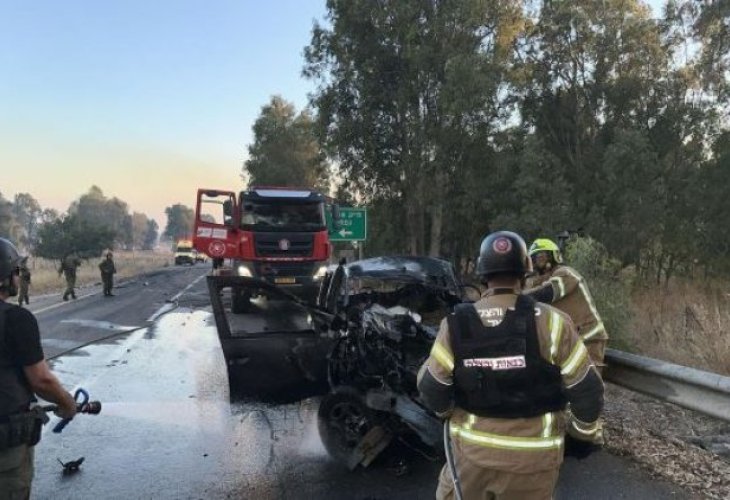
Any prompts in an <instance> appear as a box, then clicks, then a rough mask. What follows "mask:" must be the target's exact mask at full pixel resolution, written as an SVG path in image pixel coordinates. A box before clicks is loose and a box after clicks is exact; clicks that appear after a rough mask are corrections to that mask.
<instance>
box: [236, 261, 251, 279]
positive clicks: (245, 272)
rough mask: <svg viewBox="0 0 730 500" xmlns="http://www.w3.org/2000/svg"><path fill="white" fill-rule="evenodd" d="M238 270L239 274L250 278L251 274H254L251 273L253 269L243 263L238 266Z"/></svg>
mask: <svg viewBox="0 0 730 500" xmlns="http://www.w3.org/2000/svg"><path fill="white" fill-rule="evenodd" d="M236 271H237V274H238V275H239V276H245V277H247V278H250V277H251V276H253V274H251V270H250V269H249V268H248V267H246V266H244V265H243V264H241V265H240V266H238V269H237V270H236Z"/></svg>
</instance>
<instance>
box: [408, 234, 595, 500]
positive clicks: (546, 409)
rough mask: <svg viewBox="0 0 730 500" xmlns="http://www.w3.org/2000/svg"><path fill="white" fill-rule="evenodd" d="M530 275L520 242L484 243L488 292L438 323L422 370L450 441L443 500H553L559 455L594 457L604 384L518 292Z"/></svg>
mask: <svg viewBox="0 0 730 500" xmlns="http://www.w3.org/2000/svg"><path fill="white" fill-rule="evenodd" d="M531 267H532V266H531V262H530V258H529V256H528V254H527V247H526V245H525V242H524V240H523V239H522V238H521V237H520V236H519V235H517V234H515V233H512V232H509V231H498V232H496V233H492V234H490V235H489V236H487V237H486V238H485V239H484V240H483V241H482V244H481V249H480V251H479V261H478V263H477V272H478V274H479V276H480V279H481V281H482V283H483V284H484V285H486V286H487V291H486V292H485V294H484V296H483V297H482V298H481V299H480V300H479V301H477V302H475V303H473V304H468V303H464V304H459V305H457V306H456V307H455V308H454V313H452V314H449V315H448V316H447V317H446V318H444V320H443V321H442V323H441V328H440V329H439V333H438V336H437V337H436V340H435V342H434V344H433V347H432V349H431V354H430V356H429V357H428V359H427V360H426V362H425V363H424V365H423V366H422V367H421V370H420V371H419V374H418V390H419V392H420V395H421V398H422V401H423V402H424V403H425V404H426V405H427V406H428V407H429V408H430V409H431V410H433V411H434V412H435V413H436V414H437V415H439V416H440V417H442V418H445V419H447V428H446V429H445V433H446V432H448V434H446V435H447V437H448V436H450V437H449V438H448V439H446V440H445V441H446V446H447V457H448V459H449V460H448V463H447V465H446V466H444V467H443V469H442V471H441V475H440V477H439V483H438V488H437V490H436V498H437V499H439V500H444V499H453V498H464V499H467V500H468V499H474V498H480V499H487V498H489V499H496V500H508V499H509V500H511V499H523V498H529V499H531V500H547V499H551V498H552V495H553V491H554V489H555V485H556V483H557V480H558V472H559V470H560V464H561V462H562V461H563V455H564V453H565V454H568V455H573V456H576V457H579V458H582V457H585V456H587V455H588V454H590V453H591V452H592V451H594V450H595V449H597V447H596V446H595V445H594V444H593V439H592V435H593V433H594V432H595V431H596V427H595V426H596V422H597V420H598V417H599V415H600V412H601V409H602V407H603V382H602V381H601V378H600V377H599V376H598V373H597V372H596V368H595V366H594V365H593V363H592V362H591V358H590V356H589V355H588V351H587V349H586V347H585V345H583V342H582V340H581V339H580V337H579V336H578V334H577V332H576V329H575V326H573V323H572V321H571V320H570V318H569V317H568V316H567V315H566V314H565V313H563V312H561V311H559V310H557V309H555V308H554V307H551V306H549V305H546V304H541V303H538V302H536V301H535V300H534V299H532V298H531V297H529V296H528V295H525V294H523V293H522V288H523V286H524V281H525V275H526V274H527V273H528V272H529V271H530V270H531ZM568 403H570V407H571V411H572V418H571V419H570V421H566V420H567V415H566V413H565V409H566V405H567V404H568ZM566 433H567V436H565V434H566ZM449 450H452V451H451V452H450V453H449ZM452 470H453V471H455V474H452Z"/></svg>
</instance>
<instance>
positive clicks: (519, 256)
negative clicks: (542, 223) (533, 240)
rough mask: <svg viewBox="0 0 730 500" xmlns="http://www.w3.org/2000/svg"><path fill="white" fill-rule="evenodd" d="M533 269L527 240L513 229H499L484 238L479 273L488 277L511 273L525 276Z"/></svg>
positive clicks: (478, 267) (478, 265)
mask: <svg viewBox="0 0 730 500" xmlns="http://www.w3.org/2000/svg"><path fill="white" fill-rule="evenodd" d="M531 271H532V262H531V261H530V257H529V256H528V255H527V245H526V244H525V240H523V239H522V237H521V236H520V235H518V234H516V233H513V232H511V231H497V232H495V233H492V234H490V235H489V236H487V237H486V238H484V239H483V240H482V245H481V247H480V248H479V261H478V262H477V274H478V275H479V276H480V277H482V278H486V277H488V276H490V275H494V274H511V275H514V276H517V277H519V278H523V277H524V276H525V275H526V274H527V273H529V272H531Z"/></svg>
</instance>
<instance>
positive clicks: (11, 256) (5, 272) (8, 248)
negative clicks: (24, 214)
mask: <svg viewBox="0 0 730 500" xmlns="http://www.w3.org/2000/svg"><path fill="white" fill-rule="evenodd" d="M21 260H22V257H21V256H20V254H19V253H18V249H17V248H15V245H13V244H12V243H11V242H10V241H8V240H6V239H5V238H0V289H5V290H7V292H8V294H9V295H10V296H11V297H12V296H14V295H17V293H18V291H17V290H16V289H15V285H14V284H13V280H12V279H11V277H12V275H13V273H14V272H17V270H18V266H20V261H21Z"/></svg>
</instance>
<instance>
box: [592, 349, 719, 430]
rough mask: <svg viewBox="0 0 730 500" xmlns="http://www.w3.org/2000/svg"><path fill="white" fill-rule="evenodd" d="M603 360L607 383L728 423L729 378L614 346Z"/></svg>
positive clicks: (607, 350)
mask: <svg viewBox="0 0 730 500" xmlns="http://www.w3.org/2000/svg"><path fill="white" fill-rule="evenodd" d="M606 363H607V365H608V366H607V367H606V368H604V372H603V376H604V378H605V379H606V380H607V381H609V382H612V383H614V384H616V385H621V386H623V387H626V388H628V389H631V390H633V391H637V392H642V393H644V394H648V395H650V396H654V397H656V398H659V399H662V400H664V401H668V402H670V403H674V404H677V405H679V406H683V407H685V408H689V409H690V410H696V411H698V412H701V413H704V414H706V415H710V416H712V417H715V418H719V419H722V420H725V421H727V422H730V377H724V376H722V375H717V374H715V373H710V372H705V371H702V370H696V369H694V368H689V367H686V366H681V365H675V364H672V363H667V362H665V361H660V360H658V359H653V358H647V357H644V356H637V355H636V354H629V353H627V352H623V351H617V350H616V349H606Z"/></svg>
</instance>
